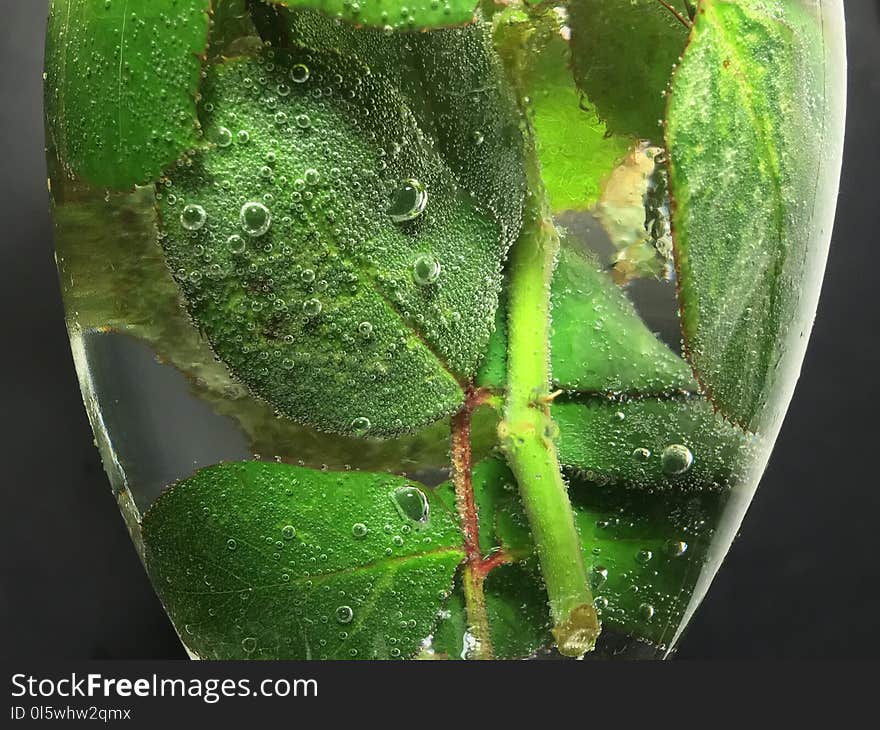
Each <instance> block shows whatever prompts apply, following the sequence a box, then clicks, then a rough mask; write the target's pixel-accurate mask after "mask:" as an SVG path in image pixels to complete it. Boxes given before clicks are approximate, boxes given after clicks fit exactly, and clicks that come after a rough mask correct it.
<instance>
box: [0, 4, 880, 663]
mask: <svg viewBox="0 0 880 730" xmlns="http://www.w3.org/2000/svg"><path fill="white" fill-rule="evenodd" d="M826 1H827V2H835V1H837V0H826ZM845 4H846V9H847V11H848V17H847V21H848V23H847V35H848V38H849V56H850V71H849V82H850V92H849V94H850V95H849V115H848V123H847V142H846V154H845V159H844V171H843V183H842V189H841V194H840V202H839V207H838V212H837V224H836V226H835V229H834V241H833V243H832V247H831V257H830V260H829V265H828V271H827V275H826V279H825V286H824V288H823V293H822V299H821V302H820V306H819V315H818V319H817V321H816V327H815V329H814V331H813V336H812V340H811V343H810V349H809V351H808V353H807V359H806V363H805V365H804V371H803V375H802V377H801V380H800V384H799V386H798V389H797V392H796V394H795V399H794V402H793V403H792V406H791V409H790V411H789V415H788V418H787V420H786V423H785V426H784V428H783V430H782V435H781V436H780V438H779V442H778V443H777V446H776V450H775V452H774V455H773V458H772V460H771V462H770V467H769V469H768V471H767V473H766V476H765V477H764V480H763V483H762V486H761V488H760V489H759V490H758V493H757V496H756V498H755V501H754V503H753V505H752V507H751V509H750V511H749V514H748V516H747V518H746V520H745V523H744V525H743V529H742V533H741V538H740V539H739V540H738V541H737V543H736V544H735V545H734V548H733V550H732V552H731V554H730V556H729V557H728V559H727V561H726V563H725V565H724V567H723V568H722V570H721V572H720V573H719V575H718V577H717V578H716V580H715V583H714V584H713V587H712V589H711V590H710V591H709V595H708V597H707V599H706V601H705V603H704V605H703V607H702V609H701V610H700V612H698V613H697V616H696V617H695V618H694V620H693V623H692V625H691V628H690V631H689V633H688V634H687V635H686V637H685V639H684V641H683V643H682V644H681V648H680V651H679V656H680V657H683V658H691V659H695V658H700V659H707V658H717V659H741V658H755V659H761V658H835V659H837V658H872V657H875V656H876V655H877V653H878V650H880V630H878V620H880V529H878V520H880V480H878V479H877V476H876V475H877V471H878V466H877V463H878V460H880V439H878V435H880V434H878V431H880V427H878V423H880V419H878V415H877V412H876V411H875V409H876V408H878V405H880V399H878V379H880V377H878V376H880V345H878V342H880V337H878V332H880V319H878V304H877V302H878V289H880V276H878V273H877V272H878V268H880V236H878V223H880V210H878V209H877V206H878V189H880V180H878V167H880V165H878V163H880V152H878V149H880V147H878V145H880V135H878V132H880V75H878V72H880V2H876V1H875V0H848V1H847V2H846V3H845ZM46 5H47V3H46V2H45V0H0V168H2V176H0V325H2V329H0V337H2V340H0V342H2V345H0V347H2V350H0V389H2V397H0V398H2V399H0V408H2V410H0V424H2V425H0V454H2V456H0V459H2V460H0V485H2V501H0V657H6V658H23V657H30V658H32V659H35V658H159V657H163V658H171V657H181V658H182V657H183V656H184V653H183V650H182V649H181V647H180V644H179V643H178V641H177V638H176V637H175V635H174V632H173V631H172V629H171V625H170V623H169V622H168V620H167V619H166V618H165V616H164V614H163V613H162V610H161V608H160V606H159V602H158V600H157V599H156V598H155V596H154V595H153V592H152V590H151V588H150V586H149V583H148V582H147V578H146V575H145V574H144V572H143V570H142V569H141V566H140V564H139V562H138V559H137V557H136V555H135V552H134V549H133V547H132V545H131V543H130V542H129V539H128V536H127V533H126V532H125V529H124V528H123V523H122V519H121V518H120V516H119V513H118V510H117V507H116V503H115V501H114V499H113V497H112V496H111V494H110V490H109V487H108V484H107V481H106V477H105V476H104V473H103V470H102V469H101V465H100V462H99V459H98V454H97V451H96V450H95V448H94V447H93V445H92V435H91V432H90V430H89V426H88V422H87V420H86V415H85V411H84V409H83V406H82V402H81V400H80V395H79V390H78V387H77V382H76V377H75V375H74V370H73V363H72V361H71V355H70V349H69V347H68V342H67V335H66V332H65V330H64V324H63V318H62V309H61V301H60V294H59V290H58V284H57V279H56V273H55V267H54V262H53V258H52V246H51V234H50V224H49V217H48V212H47V210H48V208H47V193H46V175H45V171H44V163H43V122H42V108H41V106H42V99H41V95H42V83H41V75H42V50H43V30H44V28H43V26H44V17H45V8H46Z"/></svg>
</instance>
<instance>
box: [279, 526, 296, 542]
mask: <svg viewBox="0 0 880 730" xmlns="http://www.w3.org/2000/svg"><path fill="white" fill-rule="evenodd" d="M281 537H283V538H284V539H285V540H293V538H295V537H296V528H295V527H294V526H293V525H285V526H284V527H282V528H281Z"/></svg>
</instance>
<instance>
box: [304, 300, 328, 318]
mask: <svg viewBox="0 0 880 730" xmlns="http://www.w3.org/2000/svg"><path fill="white" fill-rule="evenodd" d="M323 308H324V307H323V305H322V304H321V300H320V299H314V298H312V299H306V300H305V301H304V302H303V314H305V315H306V316H307V317H317V316H318V315H319V314H320V313H321V310H322V309H323Z"/></svg>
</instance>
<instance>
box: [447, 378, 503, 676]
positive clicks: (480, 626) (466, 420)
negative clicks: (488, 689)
mask: <svg viewBox="0 0 880 730" xmlns="http://www.w3.org/2000/svg"><path fill="white" fill-rule="evenodd" d="M491 396H492V394H491V392H490V391H488V390H485V389H474V388H473V387H472V386H469V387H468V390H467V394H466V397H465V403H464V406H462V409H461V410H460V411H459V412H458V413H456V414H455V416H453V418H452V481H453V484H454V485H455V504H456V508H457V510H458V514H459V517H460V518H461V529H462V533H463V535H464V551H465V556H466V560H467V562H466V564H465V569H464V582H465V586H464V590H465V602H466V607H467V615H468V625H469V627H470V630H471V631H472V632H473V633H474V634H475V635H476V638H477V639H478V642H479V648H478V654H479V656H480V658H483V659H491V658H492V641H491V637H490V634H489V617H488V614H487V613H486V599H485V595H484V593H483V582H484V580H485V578H486V576H487V575H488V573H489V571H490V570H492V569H493V568H495V567H497V566H499V565H502V564H503V563H506V562H509V560H510V558H509V556H508V554H507V553H506V552H505V551H504V550H496V551H495V552H493V553H492V554H491V555H489V556H488V557H486V558H485V559H484V558H483V556H482V554H481V552H480V519H479V514H478V512H477V502H476V499H475V497H474V484H473V458H472V455H471V415H472V414H473V412H474V410H475V409H476V408H477V407H478V406H480V405H482V404H483V403H486V402H487V401H488V400H489V398H491Z"/></svg>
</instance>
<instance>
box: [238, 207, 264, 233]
mask: <svg viewBox="0 0 880 730" xmlns="http://www.w3.org/2000/svg"><path fill="white" fill-rule="evenodd" d="M239 219H240V221H241V227H242V228H243V229H244V231H245V233H247V234H248V235H249V236H254V237H258V236H262V235H263V234H264V233H265V232H266V231H268V230H269V226H271V225H272V214H271V213H270V212H269V209H268V208H267V207H266V206H265V205H263V204H262V203H254V202H250V203H245V204H244V205H243V206H241V214H240V216H239Z"/></svg>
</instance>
